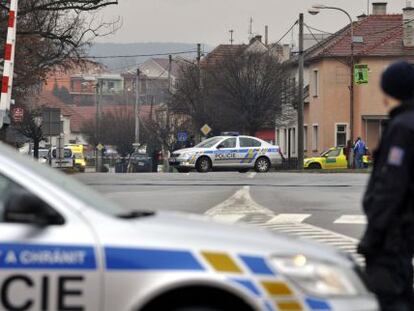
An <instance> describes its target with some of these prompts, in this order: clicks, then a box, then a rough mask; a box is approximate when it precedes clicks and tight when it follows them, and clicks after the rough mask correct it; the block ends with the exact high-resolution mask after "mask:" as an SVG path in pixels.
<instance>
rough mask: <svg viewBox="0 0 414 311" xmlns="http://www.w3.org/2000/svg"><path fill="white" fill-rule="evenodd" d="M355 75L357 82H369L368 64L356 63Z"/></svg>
mask: <svg viewBox="0 0 414 311" xmlns="http://www.w3.org/2000/svg"><path fill="white" fill-rule="evenodd" d="M354 77H355V83H356V84H368V65H355V67H354Z"/></svg>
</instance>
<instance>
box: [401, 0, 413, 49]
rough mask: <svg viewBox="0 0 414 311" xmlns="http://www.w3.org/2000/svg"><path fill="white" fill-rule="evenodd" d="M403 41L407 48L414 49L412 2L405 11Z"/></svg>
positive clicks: (408, 3)
mask: <svg viewBox="0 0 414 311" xmlns="http://www.w3.org/2000/svg"><path fill="white" fill-rule="evenodd" d="M403 41H404V46H405V47H414V8H413V7H412V6H411V2H410V1H408V2H407V7H406V8H405V9H403Z"/></svg>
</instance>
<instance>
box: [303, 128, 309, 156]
mask: <svg viewBox="0 0 414 311" xmlns="http://www.w3.org/2000/svg"><path fill="white" fill-rule="evenodd" d="M303 151H308V126H307V125H305V126H304V127H303Z"/></svg>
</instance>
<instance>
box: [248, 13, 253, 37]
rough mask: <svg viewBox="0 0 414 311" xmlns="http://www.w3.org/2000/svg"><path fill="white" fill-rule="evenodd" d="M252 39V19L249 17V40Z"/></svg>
mask: <svg viewBox="0 0 414 311" xmlns="http://www.w3.org/2000/svg"><path fill="white" fill-rule="evenodd" d="M251 38H253V17H250V23H249V40H250V39H251Z"/></svg>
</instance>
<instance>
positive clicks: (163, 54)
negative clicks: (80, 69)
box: [81, 50, 197, 59]
mask: <svg viewBox="0 0 414 311" xmlns="http://www.w3.org/2000/svg"><path fill="white" fill-rule="evenodd" d="M192 53H197V51H195V50H189V51H179V52H168V53H153V54H136V55H107V56H83V57H81V58H86V59H108V58H136V57H153V56H168V55H180V54H192Z"/></svg>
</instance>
